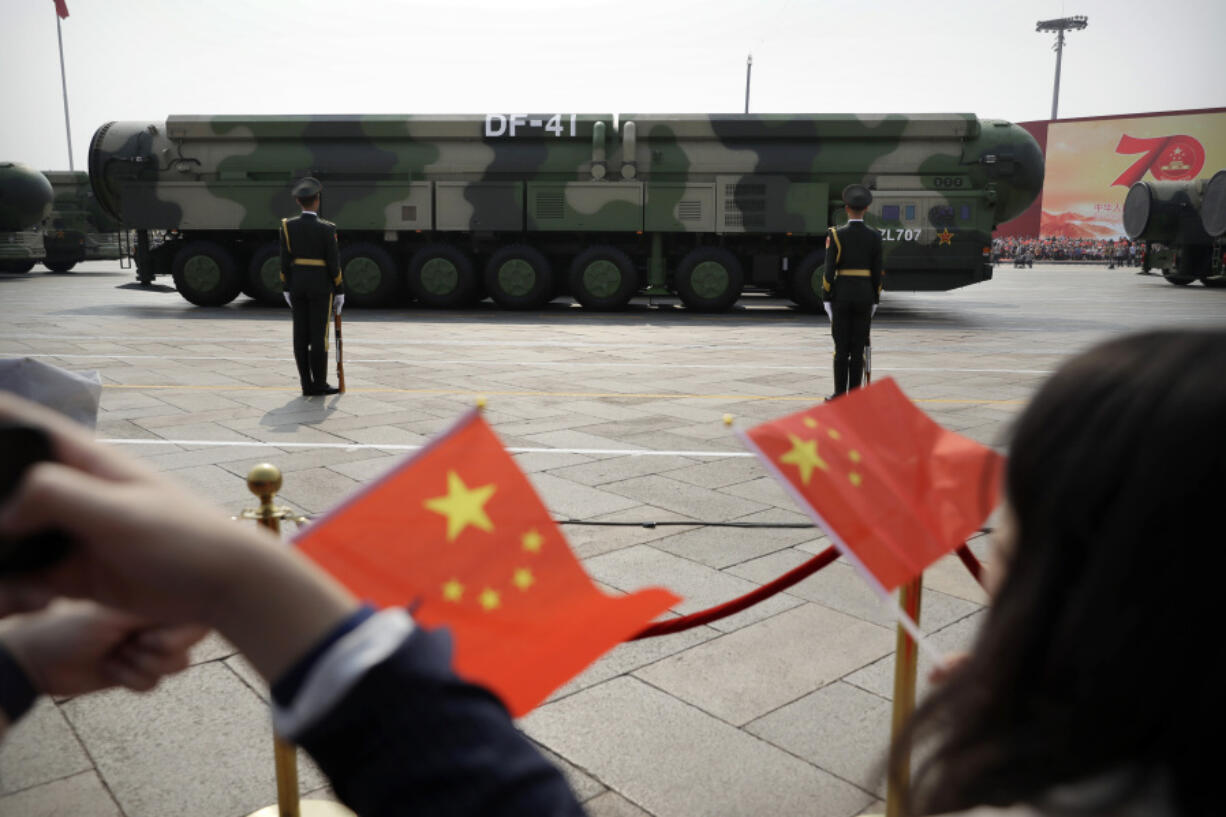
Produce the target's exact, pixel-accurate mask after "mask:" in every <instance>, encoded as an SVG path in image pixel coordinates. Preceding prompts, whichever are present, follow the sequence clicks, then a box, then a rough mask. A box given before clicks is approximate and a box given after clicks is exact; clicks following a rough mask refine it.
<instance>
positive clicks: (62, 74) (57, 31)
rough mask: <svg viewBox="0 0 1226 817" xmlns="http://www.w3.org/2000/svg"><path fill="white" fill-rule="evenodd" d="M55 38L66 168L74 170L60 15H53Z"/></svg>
mask: <svg viewBox="0 0 1226 817" xmlns="http://www.w3.org/2000/svg"><path fill="white" fill-rule="evenodd" d="M55 38H56V39H57V40H58V41H59V43H60V85H61V86H62V87H63V89H64V130H65V131H66V132H67V134H68V169H69V170H76V168H75V167H73V164H72V125H70V124H69V122H68V74H67V73H65V71H64V34H63V32H62V31H61V30H60V16H59V14H56V15H55Z"/></svg>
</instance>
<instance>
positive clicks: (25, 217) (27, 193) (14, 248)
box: [0, 162, 54, 272]
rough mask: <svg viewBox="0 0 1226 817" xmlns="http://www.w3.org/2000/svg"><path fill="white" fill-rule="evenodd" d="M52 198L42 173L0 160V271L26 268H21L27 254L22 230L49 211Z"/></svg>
mask: <svg viewBox="0 0 1226 817" xmlns="http://www.w3.org/2000/svg"><path fill="white" fill-rule="evenodd" d="M53 197H54V191H52V189H51V182H49V181H47V177H46V176H44V175H43V174H42V173H39V172H38V171H37V170H34V169H33V168H30V167H26V166H25V165H23V164H17V163H16V162H0V272H25V271H26V270H28V269H29V267H25V268H24V269H22V268H21V267H22V266H23V265H24V264H25V262H26V260H27V256H28V254H29V253H28V250H27V248H26V244H25V243H24V241H25V239H24V237H23V234H22V231H25V230H29V229H30V228H32V227H35V226H37V225H38V224H39V222H41V221H42V220H43V219H44V218H46V217H47V216H48V214H50V212H51V201H52V198H53ZM31 266H33V265H32V264H31Z"/></svg>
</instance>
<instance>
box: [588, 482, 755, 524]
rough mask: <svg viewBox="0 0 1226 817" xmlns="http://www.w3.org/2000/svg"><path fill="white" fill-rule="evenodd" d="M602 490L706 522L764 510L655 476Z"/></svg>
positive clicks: (704, 489)
mask: <svg viewBox="0 0 1226 817" xmlns="http://www.w3.org/2000/svg"><path fill="white" fill-rule="evenodd" d="M603 487H604V490H606V491H611V492H612V493H615V494H619V495H621V496H624V497H629V498H631V499H635V500H638V501H639V502H643V503H645V504H649V505H655V506H657V507H660V508H665V509H667V510H670V511H675V512H677V513H680V514H684V515H686V516H688V517H690V518H692V519H699V520H702V521H709V522H723V521H727V520H729V519H736V518H737V517H740V516H745V515H746V514H750V513H754V512H755V511H760V510H762V509H763V508H765V507H767V506H766V505H765V504H763V503H760V502H751V501H750V500H747V499H741V498H740V497H733V496H728V495H727V494H724V493H720V492H718V491H711V490H708V489H706V488H699V487H697V486H695V485H689V484H687V483H684V482H679V481H678V480H675V479H669V478H668V477H663V476H660V475H658V474H653V475H648V476H644V477H634V478H632V479H625V480H622V481H620V482H612V483H609V484H608V485H605V486H603Z"/></svg>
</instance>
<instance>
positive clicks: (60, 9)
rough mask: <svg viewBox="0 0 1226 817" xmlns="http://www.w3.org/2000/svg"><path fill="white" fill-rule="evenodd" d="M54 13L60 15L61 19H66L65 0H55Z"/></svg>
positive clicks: (66, 6)
mask: <svg viewBox="0 0 1226 817" xmlns="http://www.w3.org/2000/svg"><path fill="white" fill-rule="evenodd" d="M55 13H56V14H58V15H60V19H61V20H67V19H68V3H67V2H66V0H55Z"/></svg>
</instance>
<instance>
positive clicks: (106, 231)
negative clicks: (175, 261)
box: [0, 170, 131, 272]
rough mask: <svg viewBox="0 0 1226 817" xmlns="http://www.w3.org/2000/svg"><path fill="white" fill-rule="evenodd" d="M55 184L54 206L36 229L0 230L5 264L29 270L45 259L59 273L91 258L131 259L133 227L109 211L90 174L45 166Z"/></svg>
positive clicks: (0, 257)
mask: <svg viewBox="0 0 1226 817" xmlns="http://www.w3.org/2000/svg"><path fill="white" fill-rule="evenodd" d="M41 175H42V176H44V177H45V179H46V181H47V182H49V183H50V185H51V191H52V196H53V199H52V203H51V211H50V213H48V214H47V215H46V217H44V218H42V219H40V221H39V222H38V223H37V224H35V225H32V228H31V229H26V230H21V231H14V232H3V233H0V269H2V270H4V271H7V272H29V271H30V270H31V269H33V267H34V265H35V263H37V262H40V261H41V262H42V263H43V265H44V266H46V267H47V269H49V270H52V271H53V272H68V271H69V270H71V269H72V268H73V267H74V266H75V265H76V264H77V263H79V262H81V261H86V260H112V259H117V258H127V257H128V256H129V255H130V254H131V249H130V246H129V245H130V242H129V241H128V234H127V231H126V230H124V229H123V227H122V225H120V223H119V222H118V221H117V220H116V219H115V218H113V217H112V216H110V215H109V214H107V213H105V212H103V210H102V208H101V207H99V206H98V202H97V199H96V198H95V197H94V193H93V190H92V189H90V186H89V176H88V174H86V173H84V172H81V171H77V172H72V171H66V170H65V171H57V170H48V171H44V172H43V173H42V174H41Z"/></svg>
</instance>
